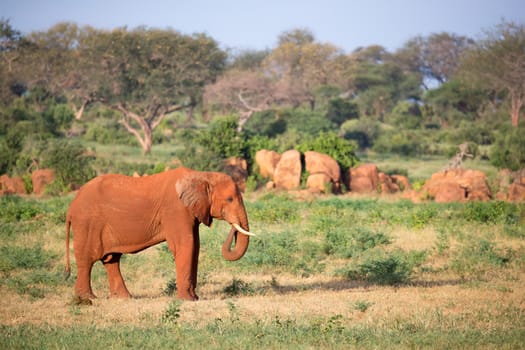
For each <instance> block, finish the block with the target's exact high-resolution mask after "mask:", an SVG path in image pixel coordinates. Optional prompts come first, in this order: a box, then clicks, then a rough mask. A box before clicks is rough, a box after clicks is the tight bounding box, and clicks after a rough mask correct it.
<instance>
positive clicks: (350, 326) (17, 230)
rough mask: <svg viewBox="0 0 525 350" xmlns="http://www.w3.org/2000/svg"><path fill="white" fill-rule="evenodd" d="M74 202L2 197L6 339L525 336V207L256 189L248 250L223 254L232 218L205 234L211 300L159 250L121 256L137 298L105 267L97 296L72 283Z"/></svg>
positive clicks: (326, 344) (358, 342)
mask: <svg viewBox="0 0 525 350" xmlns="http://www.w3.org/2000/svg"><path fill="white" fill-rule="evenodd" d="M71 199H72V196H71V195H69V196H59V197H47V198H41V199H34V198H30V197H29V198H20V197H14V196H13V197H3V198H1V199H0V203H1V205H2V209H3V210H2V211H1V213H0V227H1V230H0V235H1V240H0V242H1V243H0V251H1V254H0V274H1V283H0V293H1V295H2V298H0V307H1V309H2V313H1V316H0V323H1V326H0V332H1V333H2V337H0V347H2V348H25V349H26V348H77V347H82V348H86V349H98V348H102V347H111V348H124V347H133V348H151V347H157V348H174V347H175V348H194V347H195V346H199V347H203V348H215V349H224V348H226V349H229V348H239V347H242V348H280V347H283V346H285V347H286V348H303V347H316V348H341V349H342V348H348V347H349V346H355V347H358V348H378V347H381V348H383V347H384V348H400V349H402V348H412V347H416V348H436V347H437V348H498V349H511V348H512V349H515V348H521V347H522V346H523V338H524V337H525V333H524V329H525V324H524V320H525V317H524V316H525V310H524V306H523V297H524V292H523V283H524V281H525V258H524V257H525V246H524V245H523V242H524V239H525V230H524V227H525V206H524V205H523V204H512V203H506V202H496V201H492V202H486V203H482V202H470V203H467V204H459V203H450V204H437V203H424V204H414V203H412V202H409V201H399V200H396V201H392V200H387V199H384V198H352V197H345V196H325V197H316V198H315V199H313V198H311V199H310V200H304V199H299V198H296V197H294V196H293V195H290V194H284V193H272V192H269V193H264V194H261V193H257V194H255V193H252V194H251V195H248V196H246V201H245V204H246V207H247V211H248V215H249V216H250V220H251V229H252V231H256V232H258V233H260V235H259V237H258V238H254V239H252V240H251V243H250V247H249V249H248V252H247V254H246V255H245V257H244V258H243V259H241V260H239V261H237V262H233V263H232V262H227V261H225V260H223V259H222V258H221V256H220V245H221V242H222V241H223V238H224V237H223V234H224V232H226V231H227V227H225V226H224V225H226V224H224V223H222V222H218V223H216V224H214V225H213V226H212V228H209V229H208V228H202V229H201V257H200V265H199V267H200V271H199V275H200V285H199V287H198V291H199V294H200V296H201V300H199V301H198V302H181V301H178V300H176V299H174V297H173V295H174V292H175V291H176V288H177V286H176V283H175V270H174V265H173V258H172V256H171V254H170V252H169V250H168V249H167V246H166V245H165V244H161V245H158V246H155V247H152V248H149V249H148V250H146V251H144V252H141V253H139V254H136V255H127V256H125V258H124V260H123V263H122V270H123V274H124V277H125V279H126V280H127V282H128V287H129V288H130V291H131V292H132V294H134V296H135V298H134V299H129V300H119V299H109V298H108V294H109V290H108V285H107V280H106V276H105V270H104V268H103V267H102V264H99V263H97V264H95V267H94V272H93V284H94V285H93V287H94V291H95V293H96V294H97V295H98V297H99V298H97V299H95V300H94V304H93V305H91V306H86V305H77V304H76V303H74V302H73V293H72V290H73V281H74V278H75V276H74V274H73V276H72V278H70V279H69V280H67V281H65V280H64V277H63V272H64V259H63V257H64V224H63V222H64V217H65V212H66V210H67V207H68V205H69V202H70V201H71ZM73 271H75V268H74V266H73Z"/></svg>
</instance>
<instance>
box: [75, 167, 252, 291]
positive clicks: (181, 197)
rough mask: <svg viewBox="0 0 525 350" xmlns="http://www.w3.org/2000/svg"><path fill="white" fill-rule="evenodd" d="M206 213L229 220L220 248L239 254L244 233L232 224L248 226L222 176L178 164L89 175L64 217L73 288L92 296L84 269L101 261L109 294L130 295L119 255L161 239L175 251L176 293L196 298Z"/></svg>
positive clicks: (228, 182) (232, 186) (228, 254)
mask: <svg viewBox="0 0 525 350" xmlns="http://www.w3.org/2000/svg"><path fill="white" fill-rule="evenodd" d="M214 218H216V219H220V220H225V221H227V222H228V223H230V224H232V230H231V231H230V233H229V235H228V238H226V241H225V242H224V245H223V247H222V253H223V256H224V258H225V259H227V260H237V259H240V258H241V257H242V256H243V255H244V253H245V252H246V249H247V248H248V243H249V237H248V236H247V235H245V234H242V233H240V232H238V231H239V230H238V229H235V228H233V226H235V225H237V227H238V228H239V226H240V229H243V230H246V231H249V225H248V218H247V215H246V210H245V208H244V204H243V201H242V196H241V193H240V191H239V189H238V188H237V186H236V185H235V183H234V182H233V180H232V179H231V177H230V176H228V175H226V174H223V173H217V172H199V171H194V170H190V169H187V168H178V169H175V170H170V171H165V172H163V173H160V174H155V175H151V176H145V177H139V178H134V177H128V176H124V175H116V174H110V175H103V176H99V177H97V178H95V179H93V180H91V181H89V182H88V183H86V184H85V185H84V186H83V187H82V188H81V189H80V191H79V192H78V194H77V195H76V197H75V199H74V200H73V202H72V203H71V205H70V207H69V209H68V212H67V217H66V274H67V275H69V273H70V263H69V231H70V228H72V229H73V248H74V253H75V259H76V262H77V281H76V284H75V295H76V296H77V297H79V298H80V299H83V300H84V299H91V298H94V297H95V296H94V294H93V291H92V289H91V269H92V267H93V264H94V263H95V262H97V261H101V262H102V263H103V265H104V267H105V268H106V271H107V275H108V280H109V287H110V293H111V296H115V297H130V296H131V295H130V293H129V291H128V289H127V288H126V285H125V283H124V280H123V278H122V274H121V272H120V258H121V256H122V254H127V253H137V252H140V251H141V250H143V249H146V248H148V247H150V246H152V245H155V244H158V243H160V242H164V241H166V242H167V244H168V247H169V249H170V250H171V252H172V253H173V256H174V258H175V268H176V273H177V293H178V297H179V298H181V299H187V300H197V299H198V296H197V294H196V293H195V288H196V286H197V267H198V259H199V246H200V241H199V225H200V223H203V224H205V225H207V226H209V225H211V223H212V220H213V219H214ZM248 233H249V232H248ZM234 236H235V237H236V242H235V245H234V247H233V248H232V247H231V243H232V241H233V237H234Z"/></svg>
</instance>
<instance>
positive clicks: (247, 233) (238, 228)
mask: <svg viewBox="0 0 525 350" xmlns="http://www.w3.org/2000/svg"><path fill="white" fill-rule="evenodd" d="M232 226H233V227H235V229H236V230H237V231H239V232H240V233H242V234H245V235H246V236H252V237H254V236H255V233H251V232H250V231H246V230H245V229H243V228H242V227H240V226H239V225H237V224H232Z"/></svg>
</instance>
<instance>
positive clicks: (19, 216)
mask: <svg viewBox="0 0 525 350" xmlns="http://www.w3.org/2000/svg"><path fill="white" fill-rule="evenodd" d="M0 208H2V210H0V220H1V221H4V222H17V221H23V220H29V219H31V218H33V217H35V216H36V215H37V214H38V213H39V212H41V209H40V206H39V204H38V202H36V201H32V200H26V199H24V198H21V197H18V196H3V197H0Z"/></svg>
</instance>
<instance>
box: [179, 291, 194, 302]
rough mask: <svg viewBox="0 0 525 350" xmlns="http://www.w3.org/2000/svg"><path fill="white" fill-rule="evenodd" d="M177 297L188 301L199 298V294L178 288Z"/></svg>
mask: <svg viewBox="0 0 525 350" xmlns="http://www.w3.org/2000/svg"><path fill="white" fill-rule="evenodd" d="M177 298H179V299H183V300H189V301H197V300H199V296H198V295H197V294H195V291H194V290H189V291H188V290H179V291H178V293H177Z"/></svg>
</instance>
